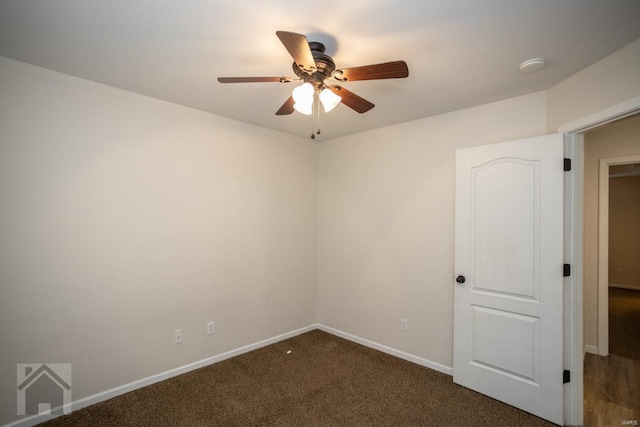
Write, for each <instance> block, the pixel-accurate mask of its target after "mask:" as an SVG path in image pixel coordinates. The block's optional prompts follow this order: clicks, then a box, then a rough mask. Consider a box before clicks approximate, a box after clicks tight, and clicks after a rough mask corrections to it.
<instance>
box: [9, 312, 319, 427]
mask: <svg viewBox="0 0 640 427" xmlns="http://www.w3.org/2000/svg"><path fill="white" fill-rule="evenodd" d="M317 326H318V325H317V324H313V325H309V326H305V327H304V328H300V329H296V330H294V331H291V332H287V333H284V334H281V335H277V336H275V337H272V338H267V339H264V340H262V341H258V342H256V343H253V344H249V345H245V346H243V347H239V348H237V349H235V350H230V351H227V352H224V353H220V354H217V355H215V356H211V357H207V358H206V359H202V360H199V361H197V362H193V363H189V364H187V365H183V366H180V367H177V368H174V369H170V370H168V371H164V372H161V373H159V374H155V375H151V376H150V377H146V378H142V379H140V380H136V381H133V382H130V383H128V384H124V385H121V386H118V387H115V388H112V389H110V390H105V391H102V392H100V393H96V394H94V395H92V396H88V397H84V398H82V399H79V400H76V401H74V402H71V403H70V404H69V406H70V408H68V409H69V412H68V413H71V412H72V411H76V410H78V409H82V408H86V407H87V406H91V405H95V404H96V403H100V402H104V401H105V400H108V399H111V398H114V397H116V396H120V395H121V394H125V393H129V392H130V391H134V390H137V389H140V388H142V387H146V386H148V385H151V384H155V383H157V382H160V381H164V380H168V379H169V378H173V377H176V376H178V375H182V374H186V373H187V372H191V371H194V370H196V369H200V368H204V367H205V366H209V365H212V364H214V363H218V362H222V361H223V360H226V359H230V358H232V357H235V356H239V355H241V354H244V353H247V352H249V351H253V350H257V349H259V348H262V347H266V346H268V345H271V344H275V343H277V342H280V341H283V340H286V339H289V338H293V337H295V336H298V335H300V334H304V333H306V332H309V331H313V330H314V329H317ZM57 409H58V408H52V409H51V412H53V411H55V410H57ZM65 409H67V408H65ZM68 413H67V414H68ZM63 416H64V415H63ZM53 418H54V417H51V416H50V415H32V416H30V417H27V418H22V419H20V420H17V421H15V422H12V423H11V424H7V425H6V426H5V427H31V426H34V425H36V424H39V423H42V422H44V421H48V420H51V419H53ZM55 418H57V417H55Z"/></svg>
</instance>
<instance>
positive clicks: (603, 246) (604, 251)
mask: <svg viewBox="0 0 640 427" xmlns="http://www.w3.org/2000/svg"><path fill="white" fill-rule="evenodd" d="M638 162H640V155H634V156H623V157H609V158H606V159H600V165H599V167H600V171H599V172H600V175H599V182H598V186H599V189H598V350H599V351H600V353H599V354H600V356H606V355H608V354H609V167H610V166H614V165H625V164H629V163H638Z"/></svg>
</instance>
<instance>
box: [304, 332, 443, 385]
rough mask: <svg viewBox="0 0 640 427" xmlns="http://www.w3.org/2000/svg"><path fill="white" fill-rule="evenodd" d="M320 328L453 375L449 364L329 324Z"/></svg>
mask: <svg viewBox="0 0 640 427" xmlns="http://www.w3.org/2000/svg"><path fill="white" fill-rule="evenodd" d="M317 327H318V329H320V330H321V331H324V332H327V333H329V334H332V335H335V336H338V337H340V338H344V339H346V340H349V341H353V342H355V343H357V344H361V345H363V346H365V347H369V348H373V349H374V350H378V351H381V352H383V353H387V354H390V355H392V356H396V357H399V358H400V359H404V360H407V361H409V362H412V363H415V364H417V365H421V366H424V367H426V368H430V369H433V370H434V371H438V372H442V373H443V374H447V375H451V376H453V368H451V367H449V366H445V365H442V364H440V363H436V362H432V361H431V360H428V359H424V358H422V357H419V356H414V355H413V354H409V353H405V352H404V351H400V350H396V349H395V348H391V347H387V346H386V345H383V344H378V343H377V342H373V341H369V340H367V339H364V338H360V337H357V336H355V335H351V334H349V333H347V332H343V331H340V330H338V329H333V328H330V327H329V326H325V325H321V324H318V325H317Z"/></svg>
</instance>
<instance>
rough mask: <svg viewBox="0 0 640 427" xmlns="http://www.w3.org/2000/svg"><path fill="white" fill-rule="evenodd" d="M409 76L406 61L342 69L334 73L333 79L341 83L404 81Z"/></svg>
mask: <svg viewBox="0 0 640 427" xmlns="http://www.w3.org/2000/svg"><path fill="white" fill-rule="evenodd" d="M408 75H409V68H408V67H407V63H406V62H404V61H394V62H385V63H382V64H373V65H363V66H362V67H352V68H342V69H340V70H336V71H335V72H334V73H333V77H334V78H335V79H336V80H339V81H341V82H346V81H349V82H352V81H356V80H377V79H402V78H405V77H407V76H408Z"/></svg>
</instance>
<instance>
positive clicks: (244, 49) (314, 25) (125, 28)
mask: <svg viewBox="0 0 640 427" xmlns="http://www.w3.org/2000/svg"><path fill="white" fill-rule="evenodd" d="M313 5H314V3H311V2H296V1H291V0H287V1H284V0H272V1H253V0H245V1H239V0H208V1H205V0H199V1H197V0H183V1H176V0H103V1H98V0H92V1H91V0H2V1H0V55H3V56H7V57H9V58H14V59H17V60H20V61H24V62H28V63H32V64H35V65H39V66H42V67H46V68H50V69H52V70H56V71H60V72H63V73H67V74H71V75H74V76H78V77H82V78H85V79H89V80H94V81H96V82H100V83H104V84H107V85H110V86H115V87H118V88H122V89H126V90H130V91H133V92H137V93H141V94H144V95H148V96H151V97H154V98H159V99H163V100H167V101H170V102H174V103H177V104H182V105H186V106H189V107H193V108H197V109H200V110H204V111H209V112H211V113H215V114H219V115H222V116H227V117H231V118H234V119H237V120H242V121H246V122H249V123H254V124H257V125H260V126H265V127H268V128H272V129H277V130H280V131H283V132H287V133H291V134H295V135H300V136H309V135H310V133H311V129H312V122H311V119H310V118H309V117H308V116H303V115H300V114H299V113H294V114H292V115H290V116H276V115H275V112H276V110H277V109H278V108H279V107H280V105H282V103H283V102H284V101H285V100H286V99H287V98H288V96H289V95H290V92H291V90H292V89H293V87H294V86H295V85H296V84H295V83H287V84H280V83H248V84H226V85H223V84H220V83H218V82H217V81H216V77H218V76H283V75H284V76H293V73H292V70H291V63H292V60H291V57H290V56H289V54H288V53H287V51H286V49H285V48H284V46H283V45H282V44H281V43H280V41H279V40H278V38H277V37H276V35H275V32H276V30H286V31H293V32H298V33H302V34H305V35H306V36H307V38H308V39H309V40H310V41H320V42H323V43H324V44H325V45H326V47H327V52H326V53H328V54H329V55H331V56H332V57H333V59H334V60H335V62H336V65H337V67H338V68H346V67H352V66H359V65H368V64H375V63H380V62H387V61H393V60H399V59H403V60H405V61H406V62H407V64H408V66H409V77H408V78H407V79H397V80H377V81H357V82H350V83H345V84H344V87H346V88H347V89H349V90H350V91H352V92H355V93H356V94H358V95H360V96H362V97H364V98H366V99H368V100H369V101H371V102H373V103H374V104H376V107H375V108H374V109H373V110H371V111H369V112H367V113H365V114H358V113H356V112H354V111H353V110H351V109H349V108H348V107H346V106H344V105H340V106H338V107H337V108H336V109H335V110H333V111H332V112H330V113H328V114H326V115H324V114H323V115H322V116H321V125H322V126H321V128H322V131H323V135H322V136H323V137H324V138H330V137H336V136H341V135H347V134H353V133H356V132H361V131H365V130H368V129H373V128H377V127H381V126H386V125H390V124H395V123H400V122H405V121H408V120H413V119H417V118H421V117H427V116H431V115H435V114H439V113H443V112H447V111H453V110H457V109H461V108H466V107H470V106H474V105H480V104H484V103H487V102H492V101H497V100H500V99H505V98H510V97H514V96H518V95H523V94H527V93H531V92H535V91H539V90H543V89H546V88H548V87H550V86H552V85H553V84H555V83H557V82H559V81H561V80H563V79H565V78H567V77H569V76H571V75H572V74H575V73H576V72H578V71H580V70H582V69H584V68H585V67H587V66H589V65H591V64H593V63H594V62H596V61H598V60H600V59H601V58H603V57H605V56H607V55H609V54H610V53H612V52H614V51H615V50H617V49H619V48H621V47H623V46H624V45H626V44H628V43H630V42H631V41H633V40H635V39H637V38H639V37H640V1H639V0H429V1H417V0H395V1H390V0H367V1H351V2H345V1H335V0H325V1H322V2H318V3H316V5H317V6H315V7H314V6H313ZM533 57H543V58H545V59H546V61H547V65H546V67H545V68H544V69H543V70H542V71H539V72H537V73H533V74H523V73H520V72H519V71H518V66H519V64H520V63H521V62H522V61H524V60H526V59H529V58H533Z"/></svg>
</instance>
